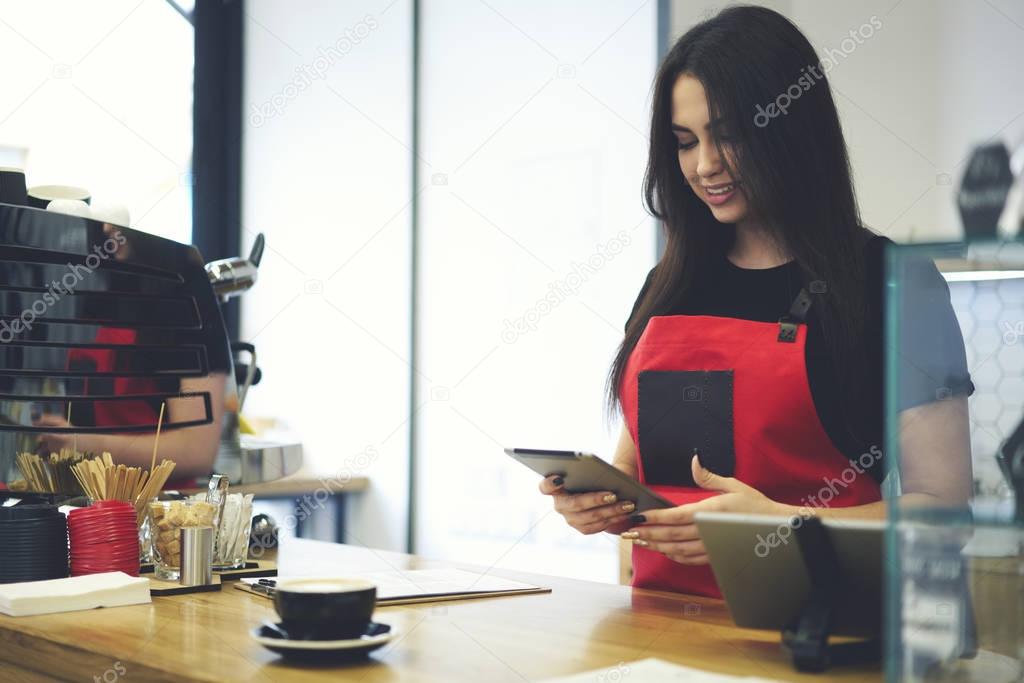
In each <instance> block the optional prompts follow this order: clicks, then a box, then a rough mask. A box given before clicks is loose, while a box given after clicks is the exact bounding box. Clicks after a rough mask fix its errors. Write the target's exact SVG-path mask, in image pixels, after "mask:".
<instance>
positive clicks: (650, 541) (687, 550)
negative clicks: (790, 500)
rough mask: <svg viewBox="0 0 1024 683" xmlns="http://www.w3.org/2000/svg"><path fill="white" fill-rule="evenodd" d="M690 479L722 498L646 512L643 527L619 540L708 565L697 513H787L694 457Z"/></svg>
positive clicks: (782, 507)
mask: <svg viewBox="0 0 1024 683" xmlns="http://www.w3.org/2000/svg"><path fill="white" fill-rule="evenodd" d="M690 465H691V468H692V470H693V480H694V481H695V482H696V483H697V485H698V486H700V487H701V488H702V489H707V490H709V491H719V492H721V495H718V496H713V497H711V498H708V499H706V500H702V501H699V502H697V503H690V504H688V505H680V506H679V507H674V508H665V509H662V510H648V511H646V512H644V513H643V517H644V518H645V521H644V523H643V524H642V526H637V527H633V528H632V529H630V530H629V531H626V532H623V534H622V538H626V539H633V543H634V544H635V545H639V546H642V547H645V548H650V549H651V550H655V551H657V552H659V553H663V554H664V555H665V556H666V557H668V558H669V559H670V560H674V561H675V562H679V563H680V564H692V565H698V564H707V563H708V556H707V552H706V551H705V549H704V543H703V541H701V539H700V534H699V533H698V532H697V525H696V524H695V523H694V515H695V514H697V513H698V512H712V511H713V512H744V513H748V514H765V515H778V514H787V512H788V510H787V506H785V505H783V504H782V503H777V502H775V501H774V500H771V499H770V498H768V497H767V496H766V495H764V494H763V493H761V492H760V491H758V490H757V489H755V488H753V487H751V486H747V485H746V484H744V483H743V482H741V481H740V480H738V479H735V478H733V477H722V476H719V475H717V474H715V473H714V472H711V471H710V470H707V469H704V467H702V466H701V464H700V461H698V460H697V456H694V457H693V460H692V462H691V463H690Z"/></svg>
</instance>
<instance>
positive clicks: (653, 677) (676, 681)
mask: <svg viewBox="0 0 1024 683" xmlns="http://www.w3.org/2000/svg"><path fill="white" fill-rule="evenodd" d="M609 681H622V683H628V682H629V681H643V683H778V682H777V681H772V680H770V679H767V678H750V677H742V676H727V675H725V674H716V673H711V672H708V671H701V670H700V669H691V668H690V667H687V666H680V665H679V664H673V663H672V662H666V661H665V660H663V659H654V658H651V659H641V660H640V661H636V662H622V663H620V664H617V665H614V666H610V667H606V668H604V669H595V670H594V671H587V672H585V673H580V674H572V675H571V676H562V677H559V678H546V679H544V680H543V681H541V682H540V683H608V682H609Z"/></svg>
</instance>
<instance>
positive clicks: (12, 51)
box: [0, 0, 193, 242]
mask: <svg viewBox="0 0 1024 683" xmlns="http://www.w3.org/2000/svg"><path fill="white" fill-rule="evenodd" d="M0 17H2V19H0V63H3V65H4V88H3V90H2V92H0V166H12V165H17V166H21V165H22V164H24V167H25V170H26V174H27V177H28V183H29V186H32V185H49V184H58V185H77V186H81V187H85V188H87V189H88V190H89V191H90V192H91V193H92V196H93V199H94V201H95V202H97V203H100V202H102V203H107V202H110V203H117V204H123V205H125V206H127V207H128V210H129V212H130V214H131V217H132V223H133V227H137V228H140V229H142V230H145V231H147V232H151V233H154V234H157V235H161V236H164V237H169V238H171V239H174V240H177V241H180V242H191V239H192V205H191V204H192V198H191V195H192V188H191V181H190V177H191V176H190V174H189V169H190V165H191V160H190V158H191V154H192V62H193V31H192V26H191V25H190V24H189V23H188V22H187V21H186V20H185V19H184V18H183V17H182V16H181V15H180V14H179V13H178V12H177V11H176V10H175V9H174V8H173V7H171V6H170V5H168V4H167V3H166V2H162V1H159V2H158V1H156V0H146V1H143V2H139V1H138V0H127V1H123V2H122V1H109V2H76V1H75V0H44V1H40V2H23V1H19V0H9V1H7V2H2V3H0Z"/></svg>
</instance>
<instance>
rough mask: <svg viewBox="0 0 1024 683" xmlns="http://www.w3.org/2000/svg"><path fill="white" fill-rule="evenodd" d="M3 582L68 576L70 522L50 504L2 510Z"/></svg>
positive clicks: (0, 566) (0, 572)
mask: <svg viewBox="0 0 1024 683" xmlns="http://www.w3.org/2000/svg"><path fill="white" fill-rule="evenodd" d="M0 555H2V559H0V583H16V582H19V581H43V580H45V579H60V578H63V577H65V576H67V575H68V520H67V517H65V516H64V513H62V512H61V511H60V510H58V509H57V506H56V505H49V504H47V503H37V504H31V503H29V504H24V503H23V504H21V505H14V506H11V507H0Z"/></svg>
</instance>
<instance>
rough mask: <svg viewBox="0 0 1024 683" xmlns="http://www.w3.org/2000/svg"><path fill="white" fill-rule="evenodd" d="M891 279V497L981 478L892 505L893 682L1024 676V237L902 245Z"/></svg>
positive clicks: (889, 667) (894, 252) (889, 598)
mask: <svg viewBox="0 0 1024 683" xmlns="http://www.w3.org/2000/svg"><path fill="white" fill-rule="evenodd" d="M886 285H887V287H886V296H887V308H886V310H887V321H886V341H885V355H886V399H885V400H886V417H887V419H886V437H885V438H886V444H885V452H886V453H887V455H888V456H889V457H890V458H891V460H890V463H891V464H892V465H895V467H893V470H892V471H893V474H891V475H890V481H889V482H888V484H889V486H888V488H889V493H890V497H889V499H890V501H895V500H896V496H897V495H898V494H899V493H901V492H907V490H909V488H911V487H909V486H908V487H907V488H906V489H905V488H904V487H903V486H902V485H901V481H900V477H901V476H902V477H903V478H904V480H908V479H909V477H911V476H913V477H914V479H915V481H917V482H920V481H922V480H924V481H934V482H940V484H939V488H940V489H941V487H942V486H943V484H941V482H946V484H945V486H947V489H946V490H949V489H948V486H949V482H951V481H952V482H962V483H966V481H968V480H969V481H970V491H969V493H970V501H969V503H968V504H966V505H964V504H962V503H963V501H962V498H961V494H955V495H951V496H948V499H943V500H942V502H938V501H939V500H940V498H927V497H919V499H918V500H916V501H913V502H911V501H910V500H909V499H906V500H903V501H901V502H900V503H898V504H897V503H895V502H892V503H891V504H890V505H889V506H888V509H889V516H890V522H891V523H890V525H889V527H888V531H887V534H888V538H887V547H888V553H887V560H886V566H885V573H886V577H887V580H886V624H885V626H886V628H885V638H886V648H885V670H886V679H887V680H888V681H890V682H895V681H984V682H985V683H998V682H1002V681H1020V680H1024V667H1022V663H1021V662H1022V660H1024V422H1022V420H1024V243H1022V242H1002V243H999V242H968V243H966V244H955V245H894V246H892V247H890V249H889V252H888V254H887V282H886ZM953 318H955V324H950V323H951V321H952V319H953ZM957 328H959V329H957ZM958 333H959V334H958ZM928 392H931V395H929V394H928ZM922 417H923V418H925V419H921V418H922ZM915 422H916V424H915ZM908 465H909V466H910V469H908V468H907V466H908ZM922 471H924V475H923V476H922ZM911 472H912V473H913V474H912V475H911V474H910V473H911ZM903 483H904V484H906V483H908V482H907V481H904V482H903ZM955 488H956V487H954V490H955ZM967 495H968V491H967V490H966V489H965V488H963V489H962V497H967ZM908 498H909V497H908ZM958 503H959V504H958Z"/></svg>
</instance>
